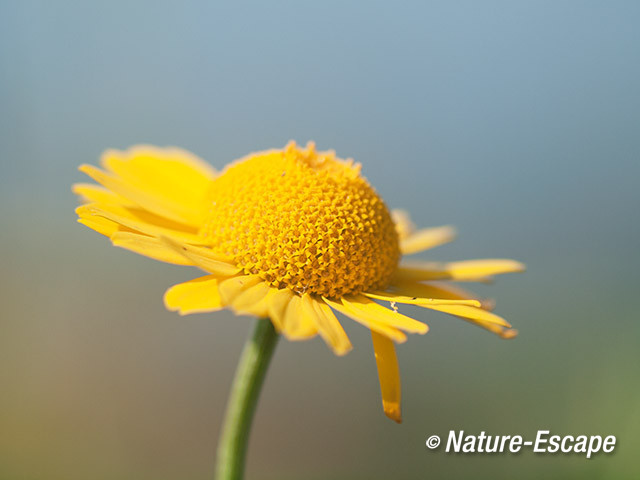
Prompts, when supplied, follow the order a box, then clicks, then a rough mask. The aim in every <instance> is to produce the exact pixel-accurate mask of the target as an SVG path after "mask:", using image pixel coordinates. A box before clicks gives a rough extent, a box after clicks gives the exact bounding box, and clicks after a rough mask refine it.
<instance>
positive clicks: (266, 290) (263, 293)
mask: <svg viewBox="0 0 640 480" xmlns="http://www.w3.org/2000/svg"><path fill="white" fill-rule="evenodd" d="M274 290H275V289H274V288H272V287H270V286H269V284H268V283H266V282H260V283H256V284H255V285H252V286H251V287H248V288H247V289H246V290H244V291H243V292H240V293H239V294H238V295H237V296H236V297H235V298H234V299H233V301H232V302H231V308H233V310H234V311H235V312H237V313H243V314H246V315H255V316H257V317H260V318H264V317H266V316H268V315H269V310H268V307H269V295H270V294H271V293H272V292H273V291H274Z"/></svg>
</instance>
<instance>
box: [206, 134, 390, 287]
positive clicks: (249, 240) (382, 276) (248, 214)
mask: <svg viewBox="0 0 640 480" xmlns="http://www.w3.org/2000/svg"><path fill="white" fill-rule="evenodd" d="M207 201H208V203H209V207H210V210H209V215H208V219H207V221H206V222H205V225H204V226H203V228H202V231H201V235H202V236H203V237H204V238H205V239H206V240H207V243H208V245H210V247H211V248H212V249H213V250H215V251H217V252H220V253H224V254H226V255H229V256H231V257H233V258H234V260H235V262H236V264H237V265H238V266H240V267H241V268H242V269H243V270H244V272H245V273H246V274H257V275H259V276H260V277H262V278H263V279H264V280H265V281H267V282H269V283H270V284H271V285H272V286H274V287H276V288H289V289H291V290H293V291H295V292H297V293H304V292H307V293H314V294H318V295H324V296H326V297H340V296H342V295H345V294H349V293H358V292H362V291H366V290H369V289H376V288H384V287H385V286H386V284H387V283H388V281H389V279H390V278H391V275H393V272H394V271H395V269H396V266H397V264H398V259H399V257H400V250H399V247H398V236H397V234H396V230H395V225H394V223H393V221H392V220H391V216H390V215H389V211H388V209H387V207H386V205H385V204H384V202H383V201H382V199H381V198H380V197H379V196H378V195H377V194H376V192H375V191H374V190H373V188H371V186H370V185H369V184H368V183H367V181H366V180H365V179H364V178H362V177H361V176H360V166H359V165H354V164H353V162H352V161H344V160H340V159H338V158H336V157H335V154H334V153H333V152H331V151H329V152H316V151H315V150H314V147H313V144H309V145H308V146H307V148H306V149H304V150H303V149H301V148H299V147H297V146H296V145H295V143H290V144H289V145H287V147H286V148H285V149H284V150H269V151H264V152H259V153H255V154H252V155H250V156H248V157H245V158H243V159H241V160H239V161H238V162H236V163H234V164H232V165H230V166H229V167H227V169H226V170H225V171H224V172H223V173H222V174H221V175H220V176H219V177H217V178H216V179H215V180H214V181H213V182H212V183H211V187H210V189H209V193H208V198H207Z"/></svg>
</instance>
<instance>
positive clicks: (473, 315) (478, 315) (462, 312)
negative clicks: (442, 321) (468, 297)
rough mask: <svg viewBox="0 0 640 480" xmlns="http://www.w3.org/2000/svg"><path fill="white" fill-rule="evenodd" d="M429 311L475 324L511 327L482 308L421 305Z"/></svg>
mask: <svg viewBox="0 0 640 480" xmlns="http://www.w3.org/2000/svg"><path fill="white" fill-rule="evenodd" d="M419 306H421V307H423V308H428V309H429V310H436V311H438V312H444V313H448V314H449V315H455V316H456V317H460V318H463V319H465V320H469V321H471V322H474V323H478V322H481V323H490V324H494V325H499V326H502V327H511V324H509V322H507V321H506V320H505V319H504V318H502V317H499V316H498V315H496V314H495V313H491V312H488V311H486V310H483V309H481V308H477V307H469V306H467V305H419Z"/></svg>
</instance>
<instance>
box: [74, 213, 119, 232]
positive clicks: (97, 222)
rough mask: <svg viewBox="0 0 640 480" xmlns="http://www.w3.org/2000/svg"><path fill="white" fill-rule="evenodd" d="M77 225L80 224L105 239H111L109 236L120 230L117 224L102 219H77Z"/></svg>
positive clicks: (90, 217)
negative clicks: (105, 237) (103, 236)
mask: <svg viewBox="0 0 640 480" xmlns="http://www.w3.org/2000/svg"><path fill="white" fill-rule="evenodd" d="M78 223H81V224H83V225H85V226H87V227H89V228H90V229H92V230H95V231H96V232H98V233H101V234H102V235H105V236H107V237H111V235H113V234H114V233H116V232H117V231H119V230H120V225H119V224H117V223H116V222H112V221H111V220H108V219H106V218H103V217H92V216H88V217H80V218H78Z"/></svg>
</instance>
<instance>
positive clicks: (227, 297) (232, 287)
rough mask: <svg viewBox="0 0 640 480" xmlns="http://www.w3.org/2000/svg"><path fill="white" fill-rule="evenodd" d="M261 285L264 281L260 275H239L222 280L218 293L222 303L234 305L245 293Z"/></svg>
mask: <svg viewBox="0 0 640 480" xmlns="http://www.w3.org/2000/svg"><path fill="white" fill-rule="evenodd" d="M259 283H262V279H261V278H260V277H259V276H258V275H238V276H237V277H231V278H226V279H224V280H220V282H219V285H218V291H219V292H220V298H221V299H222V303H223V304H224V305H232V304H233V302H234V301H235V300H236V299H237V298H238V297H239V296H240V295H241V294H242V293H243V292H245V291H246V290H247V289H249V288H250V287H253V286H254V285H257V284H259Z"/></svg>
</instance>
